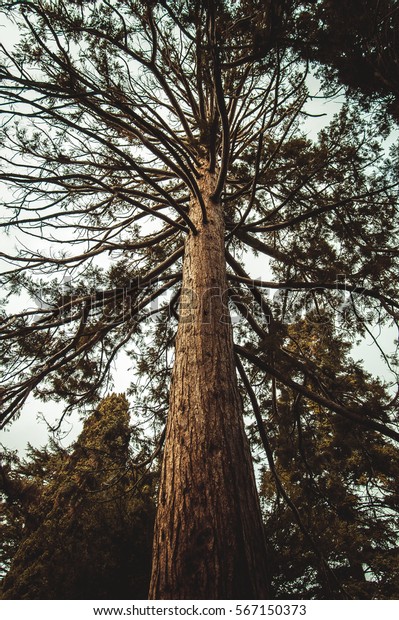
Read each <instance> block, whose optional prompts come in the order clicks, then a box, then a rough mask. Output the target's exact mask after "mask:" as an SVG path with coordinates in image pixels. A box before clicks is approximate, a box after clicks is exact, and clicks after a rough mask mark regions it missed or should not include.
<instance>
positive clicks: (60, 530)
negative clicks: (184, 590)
mask: <svg viewBox="0 0 399 620" xmlns="http://www.w3.org/2000/svg"><path fill="white" fill-rule="evenodd" d="M131 435H132V432H131V428H130V419H129V404H128V402H127V400H126V398H125V397H124V396H121V395H116V394H113V395H111V396H108V397H107V398H105V399H104V400H103V401H102V402H101V404H100V406H99V407H98V408H97V409H96V411H94V412H93V413H92V414H91V415H90V416H89V417H88V418H87V419H86V421H85V423H84V428H83V430H82V432H81V434H80V436H79V438H78V439H77V441H76V442H75V444H74V445H73V446H72V447H71V448H70V449H69V450H66V449H61V448H60V447H57V445H56V444H55V445H54V444H53V445H52V446H50V447H49V448H46V449H43V450H37V449H31V450H30V454H29V458H28V459H27V460H25V461H20V460H18V459H16V462H14V463H13V464H12V463H11V464H10V463H8V464H7V463H6V462H5V463H4V464H3V466H2V469H1V481H2V485H1V491H2V494H3V495H4V500H3V502H2V505H1V507H2V513H3V515H2V530H3V535H4V539H5V540H8V543H9V544H10V542H13V543H14V544H13V547H14V548H10V546H9V547H8V548H4V549H3V553H2V557H1V564H2V565H3V568H7V565H9V564H10V560H11V564H10V569H9V571H7V574H6V576H5V578H4V581H3V584H2V598H6V599H122V598H129V597H131V598H138V599H142V598H145V597H146V594H147V591H148V581H149V576H150V568H151V539H152V527H153V519H154V514H155V504H154V498H153V493H154V488H153V487H154V484H153V475H152V474H150V473H147V471H146V468H145V467H142V468H137V467H135V465H134V462H133V459H132V456H131V454H130V449H129V442H130V439H131ZM14 460H15V459H14Z"/></svg>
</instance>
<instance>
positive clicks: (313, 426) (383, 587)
mask: <svg viewBox="0 0 399 620" xmlns="http://www.w3.org/2000/svg"><path fill="white" fill-rule="evenodd" d="M314 318H317V317H314ZM318 318H319V320H313V321H312V316H311V315H309V316H308V317H307V318H306V319H305V320H302V321H298V323H296V324H295V326H291V328H290V335H291V337H292V341H291V343H290V345H289V348H290V349H291V351H292V350H296V351H297V352H298V351H299V350H301V352H302V354H304V355H306V356H307V357H308V359H309V360H313V359H315V352H316V351H322V354H321V357H322V359H323V363H324V366H325V368H326V371H329V372H330V377H331V381H332V384H333V385H332V386H331V387H332V388H333V389H334V393H335V394H336V395H339V394H343V393H352V394H353V396H354V397H355V394H356V393H359V392H361V393H362V394H363V395H366V394H368V398H369V399H370V401H372V400H374V401H375V403H376V406H377V407H378V403H379V401H380V399H381V395H382V392H383V387H382V384H381V382H380V381H376V380H375V379H372V378H371V376H370V375H369V374H368V373H366V372H364V370H363V369H362V367H361V366H360V365H359V363H356V362H354V361H353V360H352V359H351V358H350V357H349V355H348V351H349V350H350V343H349V342H348V341H346V342H345V340H344V339H342V340H341V341H337V339H335V338H333V337H332V334H331V324H330V323H329V322H322V321H320V317H318ZM307 380H308V381H311V379H310V378H308V379H307ZM315 389H316V390H317V389H318V388H317V386H315ZM264 424H265V432H267V437H268V439H267V440H266V449H267V452H268V457H269V467H268V468H267V469H265V471H264V474H263V477H262V486H261V497H262V498H263V499H264V504H263V506H264V510H265V528H266V531H267V532H268V534H269V537H270V538H269V540H270V543H269V554H270V555H271V556H272V557H273V560H272V565H273V569H274V570H273V577H272V582H273V587H274V588H275V590H274V596H276V598H279V597H284V596H289V597H292V598H298V597H299V598H302V597H304V598H317V599H320V598H327V599H328V598H331V597H334V598H336V597H346V596H348V597H350V598H355V599H357V598H361V599H364V598H377V599H378V598H397V594H398V591H397V583H398V576H399V554H398V544H397V541H398V492H397V484H396V480H397V475H398V460H397V455H396V449H395V447H394V446H393V445H392V444H391V443H390V442H389V441H386V440H384V438H382V437H381V436H380V435H378V434H377V433H375V432H374V431H369V430H365V429H364V430H361V429H355V428H354V427H353V425H352V424H351V423H349V422H348V421H347V420H343V419H341V418H336V419H331V417H330V416H329V415H328V413H327V412H326V411H325V409H324V408H323V407H321V406H319V405H314V404H311V403H309V402H306V400H304V399H303V398H302V396H301V395H299V394H295V392H293V391H292V390H289V389H282V390H281V391H280V393H279V397H278V399H277V400H276V402H275V403H274V404H273V414H272V416H271V417H270V418H269V419H265V422H264Z"/></svg>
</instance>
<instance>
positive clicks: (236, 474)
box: [149, 170, 267, 599]
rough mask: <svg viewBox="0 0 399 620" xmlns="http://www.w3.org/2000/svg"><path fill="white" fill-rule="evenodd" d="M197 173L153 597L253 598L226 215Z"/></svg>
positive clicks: (250, 491) (208, 177)
mask: <svg viewBox="0 0 399 620" xmlns="http://www.w3.org/2000/svg"><path fill="white" fill-rule="evenodd" d="M214 186H215V175H213V174H211V173H210V172H209V171H207V170H204V173H203V177H202V180H201V189H202V194H203V197H204V200H205V204H206V209H207V213H208V218H209V222H208V223H207V224H203V223H202V216H201V210H200V206H199V204H198V203H197V202H195V201H194V200H193V201H192V204H191V207H190V218H191V219H192V221H193V222H194V224H195V226H196V227H197V229H198V231H199V234H198V235H196V236H194V235H192V234H190V235H189V236H188V238H187V242H186V248H185V256H184V266H183V285H182V298H181V308H180V323H179V328H178V333H177V340H176V353H175V366H174V370H173V379H172V386H171V394H170V410H169V418H168V425H167V434H166V441H165V453H164V460H163V466H162V473H161V480H160V492H159V505H158V514H157V520H156V527H155V535H154V550H153V574H152V579H151V587H150V595H149V597H150V598H151V599H234V598H247V599H248V598H249V599H251V598H252V599H259V598H264V597H265V596H266V582H267V576H266V572H267V571H266V557H265V549H264V538H263V526H262V519H261V513H260V508H259V500H258V495H257V491H256V487H255V479H254V473H253V468H252V462H251V456H250V452H249V446H248V442H247V439H246V436H245V431H244V425H243V419H242V403H241V398H240V395H239V392H238V388H237V378H236V370H235V364H234V355H233V338H232V327H231V323H230V318H229V315H228V312H227V307H226V300H225V299H224V298H223V297H224V295H225V294H226V292H227V283H226V264H225V258H224V222H223V214H222V210H221V208H220V205H218V204H214V203H213V202H212V200H211V199H210V196H211V195H212V193H213V191H214Z"/></svg>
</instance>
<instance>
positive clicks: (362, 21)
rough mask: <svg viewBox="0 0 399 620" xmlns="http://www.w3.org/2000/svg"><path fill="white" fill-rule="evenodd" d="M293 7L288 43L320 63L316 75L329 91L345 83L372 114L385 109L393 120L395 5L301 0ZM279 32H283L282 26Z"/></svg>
mask: <svg viewBox="0 0 399 620" xmlns="http://www.w3.org/2000/svg"><path fill="white" fill-rule="evenodd" d="M291 4H292V3H291ZM287 5H288V6H290V3H287ZM298 11H299V15H297V16H296V19H295V26H294V29H295V34H294V36H293V37H292V38H291V41H292V44H293V46H294V48H295V49H297V50H298V51H300V53H301V54H303V56H304V57H305V58H308V59H309V60H313V61H317V62H318V63H321V65H319V74H320V75H321V76H323V78H324V79H325V81H326V83H328V82H329V83H330V90H331V91H333V90H334V88H335V89H337V88H338V89H339V88H340V87H341V88H342V85H344V86H345V87H347V88H349V92H350V93H351V94H354V95H357V96H358V98H359V95H360V101H361V103H362V105H363V106H364V107H366V108H367V107H368V108H369V109H370V104H373V103H374V110H373V111H374V113H376V114H379V115H380V116H383V112H384V111H385V108H386V109H387V110H388V112H389V113H390V114H391V115H392V116H393V117H394V118H395V120H396V121H398V120H399V81H398V71H397V66H398V60H399V58H398V42H399V7H398V6H397V3H396V2H393V1H392V0H383V1H380V0H366V2H364V1H363V0H362V1H360V0H355V2H350V3H347V2H343V1H342V0H338V2H331V1H330V0H322V1H318V2H301V3H299V7H298ZM280 23H281V20H280ZM280 32H281V34H282V35H283V36H284V29H283V28H281V30H280ZM375 104H376V105H375ZM378 108H380V110H378Z"/></svg>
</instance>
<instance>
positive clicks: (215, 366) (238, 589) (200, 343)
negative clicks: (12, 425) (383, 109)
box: [0, 0, 399, 599]
mask: <svg viewBox="0 0 399 620" xmlns="http://www.w3.org/2000/svg"><path fill="white" fill-rule="evenodd" d="M0 6H1V7H2V8H3V12H6V13H7V18H8V19H10V20H12V21H13V23H15V24H16V25H17V27H18V32H19V33H20V37H21V38H20V42H19V44H18V45H15V46H14V47H12V46H11V47H10V46H9V47H8V48H7V47H5V46H3V47H2V66H1V70H0V78H1V88H0V93H1V95H2V97H3V98H4V105H3V107H2V118H3V130H2V140H3V145H4V149H5V150H4V157H3V159H2V162H3V170H2V172H1V175H0V177H1V179H2V180H3V181H4V182H6V183H8V185H9V186H10V188H11V190H12V193H11V194H10V197H9V198H7V200H6V202H5V204H4V206H5V207H6V209H7V211H6V218H5V220H4V224H3V225H4V228H6V229H8V230H12V231H15V230H17V231H18V236H19V239H20V248H19V250H20V251H19V252H13V251H11V250H10V251H8V252H7V251H4V252H3V253H2V257H3V259H4V260H5V261H6V262H9V263H10V267H9V269H8V270H7V271H6V273H5V275H4V283H5V286H7V287H8V290H9V291H10V295H11V296H12V295H18V294H20V293H21V291H22V290H25V291H27V292H28V293H29V295H30V296H31V298H33V299H35V300H36V303H37V307H36V308H33V309H32V310H30V311H29V312H26V311H24V312H20V313H14V312H12V311H11V312H10V309H9V307H8V308H7V306H6V307H5V309H4V312H3V315H2V332H1V338H2V343H3V345H4V346H3V350H2V361H3V364H4V367H5V368H6V373H5V379H4V387H3V391H2V401H3V410H2V421H3V423H4V424H5V423H7V422H8V421H9V420H10V419H11V418H12V417H13V416H14V415H16V414H17V413H18V412H19V410H20V409H21V407H22V405H23V404H24V402H25V401H26V398H27V397H28V395H29V394H31V393H32V392H33V393H34V394H36V396H38V397H41V398H44V399H47V400H48V399H51V400H55V401H57V400H60V399H64V400H65V401H66V403H67V411H68V410H71V409H73V408H75V407H77V406H81V407H84V406H85V405H87V404H90V403H93V402H95V401H96V399H98V398H99V395H100V393H101V389H102V388H103V385H104V383H105V382H106V379H107V376H108V375H109V371H110V368H111V367H112V364H113V362H114V360H116V359H117V355H118V353H119V352H120V351H121V350H123V349H124V348H127V349H130V352H131V355H132V357H133V359H134V360H135V362H136V378H137V379H136V381H135V385H133V388H132V395H133V396H135V398H136V404H137V405H139V403H140V401H141V400H143V401H144V406H143V409H142V410H143V412H148V413H151V414H152V415H153V416H154V421H155V430H156V432H158V433H161V428H162V423H163V421H164V419H165V409H166V406H167V405H166V403H167V401H169V406H168V418H167V428H166V439H165V450H164V464H163V469H162V473H161V482H160V491H159V500H158V512H157V515H158V516H157V522H156V528H155V536H154V551H153V559H154V562H153V577H152V585H151V590H150V597H152V598H183V599H184V598H232V597H237V598H263V597H265V595H266V586H267V582H268V581H269V578H270V570H268V567H267V565H266V560H265V551H264V546H263V542H262V541H263V528H262V522H261V513H260V507H259V502H258V497H257V492H256V488H255V482H254V475H253V471H252V464H251V458H250V452H249V448H248V442H247V440H246V437H245V433H244V425H243V406H242V402H241V398H240V394H239V391H238V384H237V377H236V367H237V368H238V371H239V375H240V381H241V385H242V386H243V387H244V389H245V392H246V393H247V394H248V395H249V399H250V402H251V406H252V409H253V410H254V413H255V414H256V418H257V421H258V424H259V429H260V432H261V433H262V434H263V433H264V431H263V430H262V428H263V427H262V424H261V417H262V416H260V415H259V407H260V408H261V410H262V409H263V407H262V406H260V405H259V403H258V396H257V393H256V391H254V390H253V382H254V380H255V378H256V377H259V376H261V379H260V381H261V382H262V387H263V391H262V394H261V401H262V402H263V403H272V404H273V403H276V402H277V401H278V399H279V398H280V393H281V394H283V391H284V390H292V391H293V392H294V393H295V394H296V395H298V398H299V397H300V399H302V402H303V407H304V409H303V411H304V412H306V415H310V414H311V412H314V411H316V409H315V407H316V408H317V407H322V408H323V411H325V412H326V415H328V416H329V419H330V420H331V424H333V422H334V421H335V420H336V418H342V420H346V421H347V422H348V423H351V424H352V425H353V427H354V428H355V429H357V431H356V432H359V433H360V432H366V431H367V432H370V433H380V434H381V435H382V436H384V437H387V438H389V440H390V441H392V445H393V446H394V445H395V444H394V442H397V440H398V438H399V433H398V430H397V417H396V399H392V398H391V397H390V396H389V395H388V393H387V391H386V390H384V389H379V390H377V391H376V393H375V394H374V392H373V393H371V391H370V390H369V389H364V388H365V385H364V384H363V385H360V384H359V385H356V389H354V390H347V391H344V392H340V391H339V390H338V391H336V382H335V381H334V380H333V379H332V376H331V375H332V372H333V371H332V370H331V368H329V367H328V366H327V365H326V364H325V353H323V350H322V349H321V348H319V349H317V350H315V351H314V352H313V358H310V357H309V355H306V352H304V351H303V347H302V348H301V347H297V346H296V345H295V343H296V340H295V336H294V331H292V330H289V329H288V327H287V325H288V324H290V323H296V322H297V321H298V319H301V314H306V313H309V312H312V313H316V316H318V315H320V316H321V317H323V320H326V319H328V321H329V322H330V324H331V330H330V337H331V339H333V340H334V342H336V343H337V345H336V346H337V347H338V348H339V346H340V342H341V341H342V339H343V331H345V332H349V334H350V339H351V340H352V342H353V341H355V340H356V339H357V338H360V337H362V336H364V335H365V334H367V333H368V332H370V333H371V336H373V333H372V332H371V330H370V326H371V325H372V326H375V325H378V326H383V325H384V324H392V323H394V322H395V321H397V311H398V303H397V301H396V298H395V290H394V289H395V282H396V279H397V254H398V252H397V248H396V243H395V229H396V226H397V185H398V179H397V168H396V167H395V165H396V162H397V153H396V152H395V150H392V153H391V159H390V160H389V159H388V158H386V157H385V151H384V149H383V144H382V143H381V142H380V139H383V138H384V137H386V135H387V129H386V128H385V134H384V132H383V131H382V129H381V125H376V124H375V123H374V120H373V118H370V117H367V116H364V117H362V116H361V115H359V112H358V110H357V109H354V108H353V107H352V105H351V103H350V101H348V102H347V104H345V105H342V107H341V110H340V112H339V114H337V115H336V117H335V118H334V119H332V121H331V123H330V124H328V125H327V126H326V127H325V128H324V129H323V130H322V131H321V132H320V133H319V135H318V137H317V138H314V139H312V138H311V137H310V136H309V135H307V133H308V132H309V128H307V127H306V125H303V124H302V123H303V121H304V120H306V119H307V118H308V116H307V115H308V114H309V113H312V110H311V108H310V107H309V106H310V101H311V97H310V94H309V91H308V88H307V77H308V75H309V66H308V63H307V62H306V61H302V60H301V56H300V55H299V54H297V53H296V52H295V51H293V49H292V42H290V41H289V38H287V42H286V43H284V38H278V37H276V24H278V23H279V20H281V19H283V17H284V14H283V13H282V12H281V11H280V10H279V9H277V8H276V6H277V5H276V4H275V3H272V2H271V3H263V4H262V5H259V3H258V2H255V1H254V2H253V1H242V2H238V3H234V4H233V3H227V2H222V1H218V2H216V3H215V2H206V1H201V2H185V1H182V2H177V3H175V4H174V5H173V7H172V6H171V5H170V3H166V2H153V3H147V2H146V3H144V2H143V3H142V2H128V1H121V2H117V3H113V2H112V3H110V2H107V1H104V2H90V3H87V2H86V3H82V2H76V1H74V2H72V0H71V1H69V2H51V3H50V2H44V1H42V0H37V1H34V2H18V4H17V5H14V4H10V3H5V2H2V3H0ZM287 6H288V9H289V10H290V7H291V5H289V4H288V5H287ZM295 6H296V5H295ZM292 7H293V8H295V7H294V5H292ZM289 15H290V16H292V15H293V13H292V14H291V13H290V14H289ZM282 16H283V17H282ZM283 23H285V24H287V26H286V27H287V28H288V26H289V24H290V23H291V22H290V21H289V20H286V21H284V22H283ZM290 28H291V26H290ZM376 136H377V137H376ZM36 237H39V238H40V240H41V241H40V248H38V249H36V247H37V246H36V244H37V242H36ZM109 254H111V258H112V259H113V260H112V263H110V261H109V260H108V261H106V260H103V261H102V262H101V259H102V257H104V256H105V257H106V258H107V259H108V255H109ZM250 255H252V256H254V255H258V256H260V257H262V259H263V261H262V263H260V261H259V262H258V264H259V265H261V267H259V269H262V272H263V274H262V275H263V278H262V279H258V280H253V279H251V278H250V277H249V276H248V269H250V266H249V256H250ZM265 290H266V291H267V292H268V294H265ZM270 291H276V294H275V295H274V298H273V299H270V297H271V295H270ZM178 302H180V303H178ZM229 304H230V306H231V305H232V304H233V305H234V306H235V310H236V312H237V313H238V314H240V315H241V316H242V321H241V322H239V323H237V325H236V328H235V329H234V338H233V333H232V327H231V321H230V313H229ZM327 310H328V311H329V312H327ZM149 342H151V344H149ZM377 346H378V343H377ZM143 349H144V350H145V353H144V354H143ZM384 357H385V360H386V362H387V364H388V368H389V370H390V372H392V374H391V375H390V376H392V378H393V380H394V382H395V383H396V377H397V375H396V370H395V367H394V361H393V360H389V359H388V357H387V355H386V354H384ZM172 362H174V370H173V376H172V380H171V381H170V378H171V369H170V366H171V365H172ZM342 372H343V373H344V372H345V370H343V371H342ZM348 372H350V371H348ZM338 378H339V375H338ZM140 380H141V381H142V382H144V381H145V383H144V387H143V383H140ZM348 380H349V379H348ZM306 403H307V405H306ZM266 407H268V409H266ZM272 413H273V410H272V409H271V408H270V405H266V404H265V411H264V413H263V414H262V415H264V416H266V417H267V416H270V419H272V417H273V416H272ZM304 415H305V413H304ZM334 423H335V422H334ZM265 445H267V444H265ZM324 566H325V568H326V570H327V572H331V571H332V567H328V562H327V560H326V564H324Z"/></svg>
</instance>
